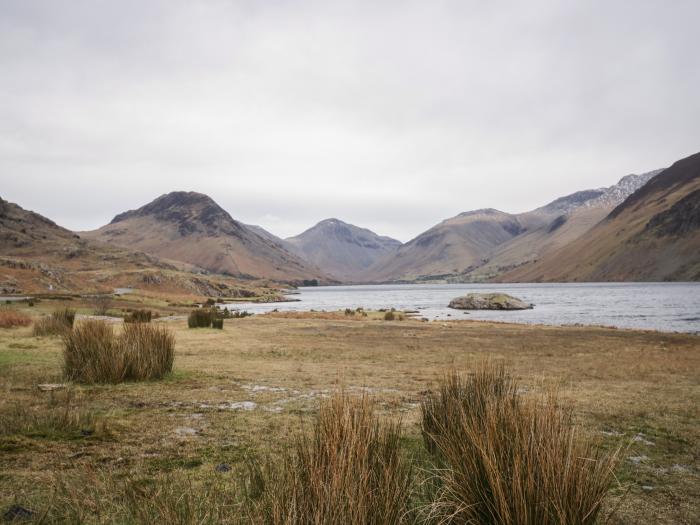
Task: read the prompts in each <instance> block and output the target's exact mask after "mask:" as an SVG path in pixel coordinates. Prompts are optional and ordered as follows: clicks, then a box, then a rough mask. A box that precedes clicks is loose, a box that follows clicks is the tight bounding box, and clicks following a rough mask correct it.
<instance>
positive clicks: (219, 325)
mask: <svg viewBox="0 0 700 525" xmlns="http://www.w3.org/2000/svg"><path fill="white" fill-rule="evenodd" d="M211 327H212V328H216V329H217V330H223V328H224V320H223V319H212V320H211Z"/></svg>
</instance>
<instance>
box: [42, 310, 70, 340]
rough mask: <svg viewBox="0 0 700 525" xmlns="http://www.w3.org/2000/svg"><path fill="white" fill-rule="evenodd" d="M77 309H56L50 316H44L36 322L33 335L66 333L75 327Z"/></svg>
mask: <svg viewBox="0 0 700 525" xmlns="http://www.w3.org/2000/svg"><path fill="white" fill-rule="evenodd" d="M74 322H75V310H71V309H70V308H63V309H61V310H56V311H55V312H53V313H52V314H51V315H50V316H48V317H42V318H41V319H39V320H38V321H37V322H35V323H34V329H33V335H35V336H47V335H65V334H66V333H67V332H69V331H70V330H71V328H73V323H74Z"/></svg>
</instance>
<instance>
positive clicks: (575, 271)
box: [499, 153, 700, 281]
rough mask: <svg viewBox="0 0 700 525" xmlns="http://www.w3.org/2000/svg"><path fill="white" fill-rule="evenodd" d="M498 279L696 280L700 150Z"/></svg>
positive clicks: (699, 269) (699, 267)
mask: <svg viewBox="0 0 700 525" xmlns="http://www.w3.org/2000/svg"><path fill="white" fill-rule="evenodd" d="M499 280H502V281H665V280H674V281H678V280H700V153H697V154H695V155H692V156H690V157H687V158H685V159H682V160H679V161H678V162H676V163H675V164H673V165H672V166H671V167H670V168H668V169H666V170H664V171H662V172H661V173H659V174H658V175H656V176H655V177H654V178H652V179H651V180H650V181H649V182H648V183H647V184H645V185H644V186H642V187H641V188H640V189H638V190H637V191H635V192H634V193H632V194H631V195H629V196H628V197H627V198H626V199H625V200H624V201H623V202H622V203H620V204H619V205H618V206H617V207H615V208H614V209H613V210H612V211H611V212H610V213H609V214H608V215H607V216H606V217H605V218H604V219H603V220H602V221H600V222H599V223H597V224H596V225H595V226H594V227H593V228H591V229H590V230H588V231H587V232H585V233H584V234H583V235H581V236H580V237H579V238H577V239H575V240H574V241H572V242H570V243H568V244H566V245H565V246H563V247H561V248H559V249H557V250H553V251H552V252H550V253H547V254H545V255H544V256H543V257H541V258H539V259H538V260H537V261H534V262H532V263H529V264H526V265H524V266H522V267H520V268H517V269H514V270H512V271H510V272H507V273H505V274H504V275H502V276H500V277H499Z"/></svg>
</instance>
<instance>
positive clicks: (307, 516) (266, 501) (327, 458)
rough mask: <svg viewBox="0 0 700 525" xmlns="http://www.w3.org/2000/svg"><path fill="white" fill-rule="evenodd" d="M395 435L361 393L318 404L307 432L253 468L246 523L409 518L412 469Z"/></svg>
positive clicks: (366, 524) (367, 524) (367, 522)
mask: <svg viewBox="0 0 700 525" xmlns="http://www.w3.org/2000/svg"><path fill="white" fill-rule="evenodd" d="M400 440H401V429H400V425H399V424H392V423H381V422H379V421H378V419H377V416H376V414H375V410H374V403H373V401H371V400H370V399H369V398H368V397H366V396H364V397H360V398H352V397H348V396H346V395H344V394H336V395H334V396H333V397H331V398H330V399H328V400H325V401H323V402H322V403H321V407H320V409H319V413H318V416H317V418H316V422H315V424H314V430H313V435H312V436H311V437H302V438H299V440H298V441H297V443H296V447H295V451H294V454H291V455H288V456H287V457H285V458H284V459H283V460H282V462H281V463H280V465H281V466H279V467H278V468H271V467H268V468H267V469H266V470H261V471H260V472H259V475H258V476H257V477H256V479H258V485H259V488H258V490H257V491H256V492H259V493H260V496H259V501H258V502H257V503H256V504H255V506H254V507H253V511H252V512H250V513H249V514H250V516H251V521H252V522H253V523H265V524H273V525H277V524H279V525H282V524H292V523H295V524H296V523H308V524H335V523H344V524H348V525H360V524H363V525H373V524H377V525H378V524H388V523H391V524H402V523H408V516H409V514H410V501H411V494H412V492H411V483H412V479H413V471H412V467H411V462H410V460H409V459H408V458H407V457H406V456H405V455H404V454H403V453H402V451H401V444H400ZM254 495H255V494H254Z"/></svg>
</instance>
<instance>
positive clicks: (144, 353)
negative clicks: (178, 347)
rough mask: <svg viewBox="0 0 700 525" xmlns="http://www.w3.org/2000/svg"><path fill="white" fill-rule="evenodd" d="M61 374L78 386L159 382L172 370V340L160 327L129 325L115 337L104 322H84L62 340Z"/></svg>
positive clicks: (141, 324)
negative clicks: (144, 381) (63, 343)
mask: <svg viewBox="0 0 700 525" xmlns="http://www.w3.org/2000/svg"><path fill="white" fill-rule="evenodd" d="M64 341H65V350H64V367H63V370H64V374H65V376H66V377H67V378H68V379H70V380H72V381H79V382H81V383H119V382H121V381H143V380H152V379H161V378H162V377H163V376H164V375H165V374H167V373H168V372H170V371H171V370H172V366H173V360H174V352H175V339H174V337H173V335H172V334H171V333H170V332H169V331H168V330H167V329H166V328H165V327H163V326H153V325H150V324H146V323H129V324H125V325H124V331H123V332H122V333H121V334H120V335H118V336H115V334H114V330H113V329H112V326H111V325H109V324H107V323H105V322H104V321H93V320H88V321H83V322H81V323H79V324H78V325H77V326H76V327H74V328H73V330H72V331H71V332H69V333H68V334H67V335H66V336H65V338H64Z"/></svg>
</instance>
